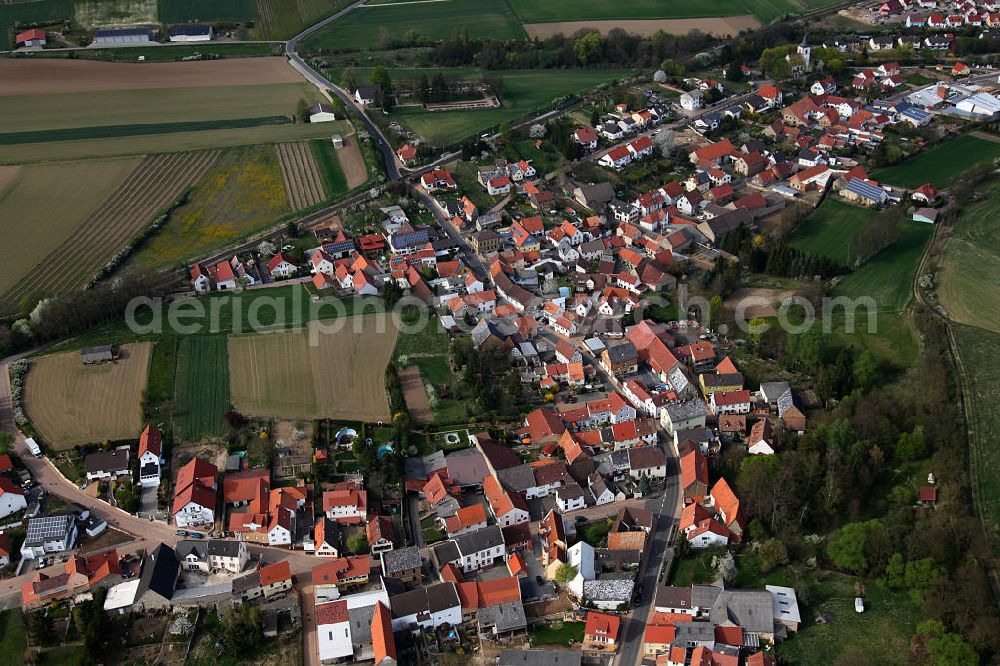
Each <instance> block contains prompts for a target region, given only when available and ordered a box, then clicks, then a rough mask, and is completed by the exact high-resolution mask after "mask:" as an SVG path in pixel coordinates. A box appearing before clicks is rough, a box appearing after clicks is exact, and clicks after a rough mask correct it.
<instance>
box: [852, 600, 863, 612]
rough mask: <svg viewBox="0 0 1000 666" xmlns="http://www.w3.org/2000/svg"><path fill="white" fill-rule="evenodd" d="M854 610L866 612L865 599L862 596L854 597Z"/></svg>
mask: <svg viewBox="0 0 1000 666" xmlns="http://www.w3.org/2000/svg"><path fill="white" fill-rule="evenodd" d="M854 612H855V613H864V612H865V600H864V599H862V598H861V597H854Z"/></svg>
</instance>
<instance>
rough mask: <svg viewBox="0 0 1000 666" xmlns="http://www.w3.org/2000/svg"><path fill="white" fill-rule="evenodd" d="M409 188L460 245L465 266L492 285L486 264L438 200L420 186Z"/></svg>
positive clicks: (485, 282) (410, 185)
mask: <svg viewBox="0 0 1000 666" xmlns="http://www.w3.org/2000/svg"><path fill="white" fill-rule="evenodd" d="M409 188H410V191H411V192H413V194H414V195H415V196H416V197H417V198H419V199H420V200H421V201H422V202H423V203H424V205H425V206H427V210H429V211H431V212H432V213H433V214H434V217H435V218H436V219H437V221H438V224H439V225H441V228H442V229H444V232H445V233H446V234H448V237H449V238H451V239H452V240H453V241H455V243H457V244H458V248H459V251H460V252H461V253H462V259H463V260H464V262H465V265H466V266H468V267H469V268H471V269H472V272H473V273H475V274H476V277H477V278H479V279H480V280H481V281H482V283H483V284H484V285H488V284H490V282H491V280H490V275H489V270H488V269H487V268H486V264H485V263H483V260H482V259H481V258H480V257H479V255H478V254H476V252H475V250H473V249H472V246H471V245H469V242H468V241H467V240H465V237H464V236H462V234H461V232H459V230H458V229H456V228H455V225H454V223H453V222H452V221H451V219H450V218H449V217H448V215H447V213H446V212H445V211H444V210H443V209H442V208H441V206H439V205H438V202H437V200H436V199H435V198H434V197H432V196H431V195H430V194H429V193H427V192H425V191H424V189H423V188H422V187H420V186H419V185H413V184H409Z"/></svg>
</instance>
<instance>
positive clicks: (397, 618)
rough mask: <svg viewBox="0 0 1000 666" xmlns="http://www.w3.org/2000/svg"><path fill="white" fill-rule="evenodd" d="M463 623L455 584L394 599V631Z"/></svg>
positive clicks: (417, 591) (408, 593) (429, 587)
mask: <svg viewBox="0 0 1000 666" xmlns="http://www.w3.org/2000/svg"><path fill="white" fill-rule="evenodd" d="M446 624H447V625H451V626H453V627H457V626H458V625H460V624H462V602H461V600H460V599H459V597H458V592H457V591H456V590H455V584H454V583H450V582H447V583H438V584H436V585H429V586H427V587H420V588H417V589H415V590H410V591H409V592H404V593H402V594H397V595H395V596H394V597H392V630H393V631H394V632H395V631H402V630H404V629H408V630H410V631H412V632H413V633H417V632H418V631H420V630H421V629H434V628H437V627H441V626H444V625H446Z"/></svg>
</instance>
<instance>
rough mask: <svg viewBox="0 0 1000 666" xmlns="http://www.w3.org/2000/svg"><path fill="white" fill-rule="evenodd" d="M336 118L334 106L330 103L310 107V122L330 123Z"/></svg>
mask: <svg viewBox="0 0 1000 666" xmlns="http://www.w3.org/2000/svg"><path fill="white" fill-rule="evenodd" d="M336 119H337V116H336V115H334V113H333V107H331V106H329V105H328V104H316V105H315V106H311V107H309V122H311V123H328V122H330V121H332V120H336Z"/></svg>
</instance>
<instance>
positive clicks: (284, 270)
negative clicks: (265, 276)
mask: <svg viewBox="0 0 1000 666" xmlns="http://www.w3.org/2000/svg"><path fill="white" fill-rule="evenodd" d="M298 270H299V269H298V266H296V265H295V262H293V261H292V260H291V257H289V256H288V255H286V254H285V253H284V252H279V253H278V254H276V255H274V256H273V257H271V259H270V260H269V261H268V262H267V272H268V273H270V275H271V277H274V278H289V277H292V276H293V275H295V273H296V272H298Z"/></svg>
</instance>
